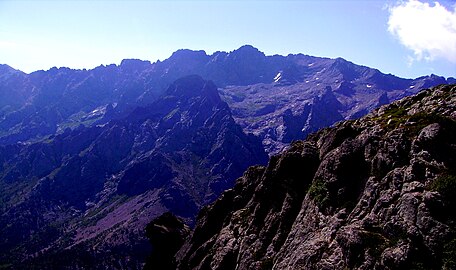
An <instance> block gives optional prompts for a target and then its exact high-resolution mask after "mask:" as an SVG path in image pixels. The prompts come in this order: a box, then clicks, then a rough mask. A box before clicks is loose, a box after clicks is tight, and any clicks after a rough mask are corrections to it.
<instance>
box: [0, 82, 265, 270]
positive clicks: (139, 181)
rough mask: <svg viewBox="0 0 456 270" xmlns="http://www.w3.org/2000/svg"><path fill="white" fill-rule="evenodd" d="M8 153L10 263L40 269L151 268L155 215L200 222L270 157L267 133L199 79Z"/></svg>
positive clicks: (5, 251)
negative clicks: (239, 120) (240, 118)
mask: <svg viewBox="0 0 456 270" xmlns="http://www.w3.org/2000/svg"><path fill="white" fill-rule="evenodd" d="M0 158H1V161H2V162H1V163H0V164H1V165H0V166H1V167H0V168H1V174H0V185H1V190H2V192H1V201H0V202H1V204H0V207H1V211H2V212H1V216H0V228H1V229H0V239H1V240H0V250H1V251H2V252H1V254H0V260H1V261H2V262H4V263H5V264H6V265H11V266H14V267H13V268H16V267H18V268H36V269H43V268H49V269H62V268H65V267H70V266H71V267H74V268H87V267H89V268H90V267H95V266H96V267H104V268H107V269H112V268H129V269H137V268H141V264H142V263H143V262H144V260H145V257H146V256H147V254H148V252H147V250H148V249H149V248H150V247H149V245H148V242H147V239H146V238H145V235H144V231H143V230H144V228H145V226H146V224H147V223H148V222H149V221H150V220H151V219H153V218H155V217H157V216H159V215H161V214H163V213H164V212H168V211H171V212H172V213H174V214H175V215H178V216H180V217H181V218H183V219H184V220H185V221H186V222H187V223H188V224H192V221H193V220H194V217H195V215H196V213H197V212H198V210H199V209H200V208H201V207H202V206H203V205H206V204H207V203H209V202H212V201H213V200H214V199H215V198H216V197H218V195H219V194H220V193H221V192H222V191H224V190H225V189H227V188H229V187H232V186H233V184H234V180H235V179H236V178H238V177H239V176H241V175H242V172H243V171H244V170H245V169H246V168H247V167H248V166H251V165H254V164H265V163H266V162H267V155H266V153H265V152H264V150H263V147H262V145H261V141H260V139H259V138H257V137H255V136H253V135H246V134H244V133H243V131H242V128H241V127H240V126H239V125H237V124H236V123H235V122H234V120H233V118H232V116H231V112H230V109H229V107H228V105H227V104H226V103H225V102H223V101H222V100H221V99H220V96H219V94H218V92H217V87H216V86H215V85H214V84H213V83H212V82H210V81H205V80H203V79H202V78H201V77H199V76H196V75H195V76H188V77H184V78H181V79H179V80H177V81H175V82H174V83H172V84H171V85H170V86H169V88H168V89H167V90H166V91H165V93H164V95H163V96H162V97H161V98H159V99H157V100H156V101H155V102H153V103H152V104H150V105H149V106H146V107H140V108H137V109H135V110H134V111H133V112H132V113H130V114H129V115H128V116H127V117H126V118H124V119H119V120H113V121H110V122H109V123H107V124H104V125H97V126H93V127H84V126H81V127H79V128H76V129H74V130H71V129H69V128H68V129H67V130H65V131H64V132H63V133H62V134H59V135H55V136H51V137H49V138H47V139H46V141H43V142H36V143H32V144H18V145H13V146H4V147H0ZM16 269H17V268H16Z"/></svg>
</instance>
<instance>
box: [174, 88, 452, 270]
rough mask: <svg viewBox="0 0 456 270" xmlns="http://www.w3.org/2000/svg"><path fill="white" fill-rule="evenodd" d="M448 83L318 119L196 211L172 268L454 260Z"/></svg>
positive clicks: (404, 264)
mask: <svg viewBox="0 0 456 270" xmlns="http://www.w3.org/2000/svg"><path fill="white" fill-rule="evenodd" d="M455 153H456V85H442V86H438V87H435V88H432V89H430V90H426V91H422V92H420V93H419V94H417V95H415V96H412V97H408V98H404V99H402V100H400V101H398V102H395V103H393V104H391V105H388V106H383V107H381V108H380V109H378V110H375V111H374V112H372V113H371V114H369V115H367V116H365V117H363V118H361V119H359V120H355V121H346V122H341V123H339V124H337V125H336V126H335V127H333V128H328V129H323V130H321V131H319V132H317V133H315V134H313V135H311V136H309V138H308V139H307V140H306V141H297V142H294V143H293V144H292V145H291V146H290V148H289V149H288V150H287V151H285V152H284V153H282V154H280V155H277V156H273V157H272V158H271V159H270V161H269V164H268V166H267V167H261V166H257V167H251V168H250V169H248V170H247V171H246V172H245V173H244V175H243V176H242V177H241V178H240V179H239V180H238V181H237V183H236V185H235V186H234V188H233V189H230V190H228V191H226V192H224V193H223V194H222V195H221V197H220V198H219V199H218V200H217V201H215V202H214V203H213V204H211V205H209V206H207V207H205V208H204V209H203V210H202V211H201V212H200V214H199V217H198V220H197V225H196V227H195V229H194V230H193V232H192V234H191V236H190V237H189V238H188V240H187V241H186V242H185V244H184V245H183V246H182V248H181V249H180V251H179V252H178V253H177V255H176V259H177V264H176V267H177V269H454V268H455V267H456V255H455V252H454V247H455V242H456V216H455V215H454V207H455V205H456V203H455V199H454V194H455V192H456V171H455V168H456V158H455Z"/></svg>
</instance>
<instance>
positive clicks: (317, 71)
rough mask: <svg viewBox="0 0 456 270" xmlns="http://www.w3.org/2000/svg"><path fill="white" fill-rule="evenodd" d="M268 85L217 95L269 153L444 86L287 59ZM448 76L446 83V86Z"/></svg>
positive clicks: (435, 80)
mask: <svg viewBox="0 0 456 270" xmlns="http://www.w3.org/2000/svg"><path fill="white" fill-rule="evenodd" d="M286 60H287V63H288V64H287V66H286V67H282V68H281V69H275V70H276V73H275V75H273V76H274V77H273V79H272V81H270V82H265V83H259V84H253V85H249V86H230V87H226V88H223V89H221V90H220V91H221V95H222V98H223V99H224V100H226V101H227V103H228V104H229V105H230V107H231V108H232V110H233V115H234V117H235V120H236V122H238V123H239V124H240V125H241V126H242V127H243V128H244V130H245V131H246V132H249V133H253V134H256V135H258V136H259V137H261V138H262V139H263V145H264V146H265V149H266V151H268V153H270V154H274V153H278V152H280V151H281V150H283V149H284V148H285V147H286V146H287V145H289V143H290V142H292V141H293V140H297V139H304V138H306V137H307V136H308V135H309V134H310V133H312V132H315V131H317V130H319V129H320V128H323V127H328V126H331V125H333V124H335V123H336V122H338V121H340V120H349V119H356V118H359V117H361V116H363V115H365V114H367V113H368V112H370V111H372V110H373V109H375V108H377V107H379V106H381V105H385V104H388V103H390V102H392V101H395V100H398V99H400V98H403V97H405V96H409V95H412V94H415V93H417V92H418V91H419V90H421V89H423V88H426V87H431V86H435V85H438V84H444V83H447V80H445V78H442V77H438V76H435V75H431V76H426V77H421V78H417V79H414V80H412V79H402V78H398V77H396V76H393V75H391V74H388V75H387V74H383V73H381V72H380V71H378V70H376V69H372V68H368V67H363V66H359V65H355V64H353V63H351V62H349V61H346V60H344V59H342V58H337V59H328V58H318V57H312V56H306V55H302V54H299V55H289V56H287V57H286ZM451 79H452V78H449V79H448V82H449V81H451Z"/></svg>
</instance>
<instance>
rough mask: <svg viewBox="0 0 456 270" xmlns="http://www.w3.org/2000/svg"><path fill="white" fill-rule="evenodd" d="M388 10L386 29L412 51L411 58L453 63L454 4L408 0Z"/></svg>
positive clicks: (455, 39) (455, 35) (455, 55)
mask: <svg viewBox="0 0 456 270" xmlns="http://www.w3.org/2000/svg"><path fill="white" fill-rule="evenodd" d="M389 12H390V16H389V20H388V31H389V32H390V33H391V34H393V35H394V36H396V37H397V38H398V39H399V41H400V42H401V43H402V44H403V45H404V46H405V47H407V48H409V49H410V50H412V51H413V53H414V60H417V61H419V60H423V59H424V60H427V61H432V60H434V59H446V60H448V61H450V62H452V63H456V6H454V10H448V9H446V8H445V7H444V6H442V5H441V4H439V3H438V2H435V3H434V4H431V5H430V4H429V3H422V2H420V1H417V0H408V1H406V2H400V3H399V4H398V5H396V6H393V7H390V8H389ZM411 62H413V61H410V59H409V63H411Z"/></svg>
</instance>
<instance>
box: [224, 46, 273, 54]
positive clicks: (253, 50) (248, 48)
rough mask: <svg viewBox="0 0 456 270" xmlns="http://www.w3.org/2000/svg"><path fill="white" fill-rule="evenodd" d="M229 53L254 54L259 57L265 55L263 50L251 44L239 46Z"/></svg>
mask: <svg viewBox="0 0 456 270" xmlns="http://www.w3.org/2000/svg"><path fill="white" fill-rule="evenodd" d="M230 54H232V55H239V56H248V55H256V56H260V57H265V54H264V53H263V52H261V51H260V50H258V49H257V48H255V47H253V46H252V45H243V46H241V47H239V49H237V50H234V51H232V52H231V53H230Z"/></svg>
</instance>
